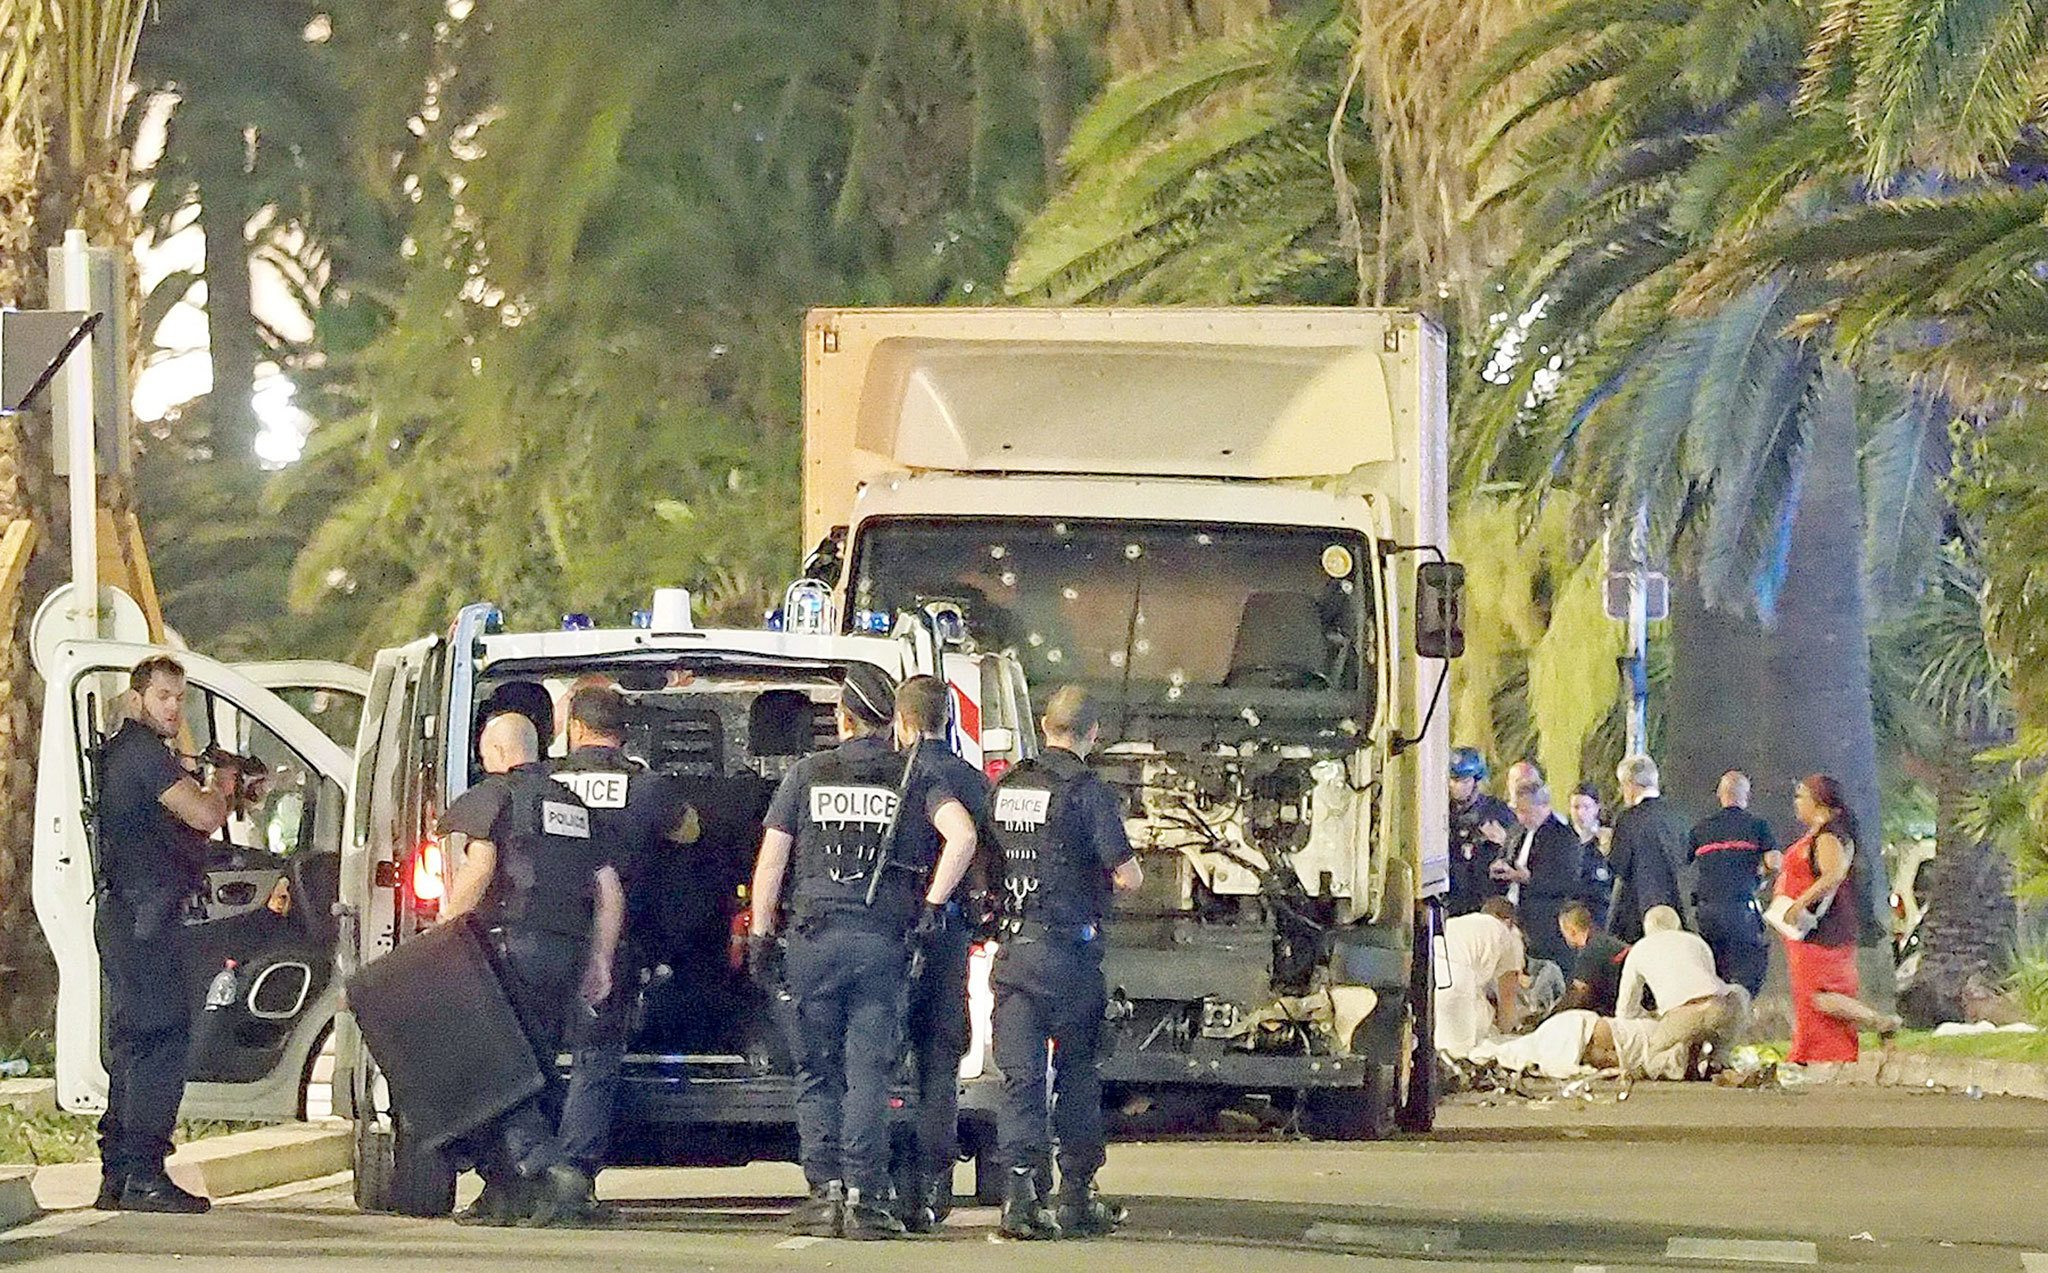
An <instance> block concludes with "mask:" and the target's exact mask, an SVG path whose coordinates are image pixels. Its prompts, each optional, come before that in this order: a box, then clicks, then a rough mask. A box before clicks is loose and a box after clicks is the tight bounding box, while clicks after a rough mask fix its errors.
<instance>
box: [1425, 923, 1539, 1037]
mask: <svg viewBox="0 0 2048 1273" xmlns="http://www.w3.org/2000/svg"><path fill="white" fill-rule="evenodd" d="M1444 953H1445V960H1446V962H1447V963H1448V964H1449V968H1448V972H1449V974H1450V978H1449V980H1450V985H1449V986H1447V987H1445V988H1444V989H1441V990H1438V991H1437V992H1436V1046H1437V1049H1438V1050H1439V1051H1442V1052H1448V1053H1450V1054H1451V1055H1452V1056H1464V1055H1465V1054H1467V1053H1468V1052H1470V1051H1471V1050H1472V1049H1473V1048H1475V1047H1477V1046H1478V1045H1479V1044H1480V1043H1482V1042H1484V1041H1485V1040H1487V1039H1490V1038H1492V1037H1494V1035H1496V1034H1497V1033H1504V1032H1506V1031H1508V1030H1510V1029H1513V1028H1514V1025H1515V1023H1516V1022H1517V1021H1518V1020H1520V1017H1521V1014H1520V1011H1519V1009H1518V1006H1517V1003H1516V998H1517V996H1518V995H1519V994H1520V993H1521V989H1522V963H1523V958H1524V956H1523V949H1522V933H1521V928H1520V925H1519V922H1518V921H1517V920H1516V918H1515V908H1514V907H1513V906H1511V905H1509V904H1508V900H1507V899H1506V898H1504V897H1489V898H1487V899H1486V902H1485V903H1484V904H1483V905H1482V906H1481V907H1480V909H1479V910H1476V911H1474V912H1472V913H1471V914H1470V915H1454V916H1452V917H1451V918H1450V919H1448V920H1446V921H1444ZM1489 994H1490V995H1491V997H1492V999H1493V1002H1491V1003H1489V1002H1488V997H1489Z"/></svg>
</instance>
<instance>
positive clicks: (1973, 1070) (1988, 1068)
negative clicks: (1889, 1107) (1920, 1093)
mask: <svg viewBox="0 0 2048 1273" xmlns="http://www.w3.org/2000/svg"><path fill="white" fill-rule="evenodd" d="M1842 1077H1843V1078H1844V1079H1845V1080H1847V1081H1848V1082H1851V1083H1864V1084H1869V1085H1871V1086H1874V1087H1922V1088H1934V1089H1936V1090H1940V1091H1951V1092H1968V1091H1970V1090H1972V1089H1975V1091H1976V1093H1977V1094H1978V1095H1980V1096H2017V1097H2021V1098H2024V1099H2027V1100H2036V1101H2048V1065H2037V1064H2034V1063H2032V1062H2029V1061H1994V1060H1987V1059H1984V1058H1980V1057H1970V1056H1940V1055H1936V1054H1934V1053H1929V1052H1896V1053H1893V1055H1892V1057H1891V1059H1890V1061H1889V1062H1887V1061H1886V1060H1885V1059H1884V1058H1883V1056H1882V1055H1881V1054H1880V1055H1878V1056H1871V1055H1867V1054H1866V1055H1865V1056H1864V1057H1863V1059H1862V1060H1859V1061H1857V1062H1856V1064H1855V1065H1853V1066H1850V1067H1848V1068H1846V1069H1844V1070H1843V1071H1842Z"/></svg>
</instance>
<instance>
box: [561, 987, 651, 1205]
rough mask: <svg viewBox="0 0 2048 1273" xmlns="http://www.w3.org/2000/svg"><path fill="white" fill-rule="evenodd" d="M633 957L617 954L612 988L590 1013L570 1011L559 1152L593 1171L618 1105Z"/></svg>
mask: <svg viewBox="0 0 2048 1273" xmlns="http://www.w3.org/2000/svg"><path fill="white" fill-rule="evenodd" d="M639 989H640V969H639V967H638V961H637V960H629V959H624V958H622V959H620V960H619V963H618V966H617V967H616V968H614V969H613V970H612V992H611V993H610V994H609V995H607V996H605V999H604V1002H602V1003H600V1004H598V1005H597V1010H596V1011H595V1012H594V1013H593V1012H589V1011H583V1012H577V1013H575V1014H574V1016H575V1019H576V1024H575V1028H574V1029H573V1030H572V1031H571V1032H570V1041H569V1045H570V1049H571V1051H570V1062H569V1090H568V1093H567V1095H565V1096H564V1097H563V1098H562V1131H561V1135H562V1152H563V1154H565V1155H566V1156H567V1158H568V1160H569V1161H570V1162H571V1163H573V1164H574V1165H575V1166H576V1167H577V1169H578V1170H580V1171H582V1172H583V1173H584V1174H586V1175H591V1176H595V1175H596V1174H597V1173H598V1172H600V1171H602V1170H604V1163H605V1155H606V1154H607V1153H608V1152H610V1150H611V1137H612V1112H613V1109H614V1108H615V1107H616V1106H617V1104H618V1094H619V1068H620V1066H621V1065H623V1064H624V1062H625V1059H626V1041H627V1040H626V1036H627V1034H628V1033H629V1032H630V1031H631V1030H632V1028H633V1005H634V1003H635V1001H636V1000H637V999H638V998H639Z"/></svg>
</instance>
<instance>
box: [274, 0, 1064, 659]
mask: <svg viewBox="0 0 2048 1273" xmlns="http://www.w3.org/2000/svg"><path fill="white" fill-rule="evenodd" d="M418 34H419V35H420V37H421V38H422V39H424V40H426V41H427V42H428V43H429V44H430V45H431V50H430V52H429V53H427V54H426V55H424V57H423V58H422V57H421V56H420V55H418V54H415V55H414V60H413V61H411V62H410V63H409V64H408V68H407V72H406V73H407V75H409V76H412V77H415V78H411V79H410V81H409V82H405V81H401V82H400V83H398V84H395V85H393V84H387V85H385V86H384V87H385V90H386V91H399V92H401V93H402V94H403V95H404V100H406V101H407V102H409V103H410V104H411V106H410V110H411V114H410V115H409V116H401V118H409V119H410V120H411V123H412V127H411V128H410V130H408V131H406V132H405V133H403V134H398V133H388V132H387V133H386V134H384V136H386V137H387V138H388V139H389V140H388V141H387V142H386V145H387V147H388V148H387V149H386V150H385V151H384V156H385V157H384V158H383V159H382V160H381V161H380V162H381V163H382V164H383V166H384V167H385V169H386V170H387V171H388V172H389V173H391V174H392V175H391V177H390V180H391V181H392V183H393V186H394V196H395V197H396V198H397V199H399V200H402V203H401V206H402V207H403V208H404V215H405V228H406V236H407V251H406V255H405V258H404V263H403V267H402V270H401V273H400V282H399V283H398V285H397V286H395V287H394V288H393V289H392V290H391V292H390V293H389V296H388V298H387V299H388V304H389V314H390V316H389V320H388V322H387V323H385V324H384V325H383V326H382V327H381V329H380V330H379V331H378V332H377V334H375V335H374V337H373V338H372V339H370V340H369V341H367V342H366V343H364V344H362V345H361V347H360V348H358V349H356V350H354V351H352V352H351V353H350V354H349V356H348V358H347V360H346V365H345V372H346V374H345V376H343V377H339V378H338V379H337V382H336V384H335V385H334V387H333V393H332V396H331V398H330V399H329V400H328V404H327V405H326V406H325V407H324V408H323V414H324V415H326V416H327V422H326V423H324V424H323V425H322V426H321V428H320V429H319V430H318V431H317V432H316V434H315V436H314V439H313V445H312V447H311V448H310V449H309V453H308V457H307V459H306V460H305V461H304V462H303V463H302V464H301V465H300V466H299V467H298V468H297V469H296V470H295V471H293V472H290V473H288V474H286V475H285V476H284V477H283V478H282V479H281V481H280V484H279V485H278V487H277V489H276V490H274V491H273V492H272V497H271V502H270V507H271V508H272V509H273V510H274V511H275V512H277V513H278V514H279V515H281V516H284V517H286V518H293V517H298V516H302V515H304V514H305V513H306V512H307V511H308V510H311V513H312V517H311V520H312V522H313V524H314V526H315V529H314V530H313V531H312V533H311V536H310V539H309V540H308V542H307V543H306V546H305V549H304V551H303V552H302V553H301V554H300V555H299V557H298V559H297V562H296V564H295V567H294V570H293V572H292V579H291V589H290V597H291V601H292V605H293V607H294V609H295V610H296V611H298V612H299V613H302V614H307V615H311V614H315V613H321V614H340V615H345V616H347V618H346V630H347V631H348V632H349V633H350V634H351V646H352V648H354V649H355V650H356V651H357V652H358V653H360V652H362V651H364V650H367V649H371V648H375V647H376V646H377V645H379V644H382V643H385V642H387V641H390V640H393V639H400V638H403V637H406V636H410V635H412V634H414V633H416V632H419V631H424V630H431V629H433V628H435V627H438V626H440V624H441V623H442V622H444V621H445V618H446V616H447V614H448V613H449V612H450V611H451V610H452V609H453V608H454V607H455V606H457V605H459V604H461V603H463V602H465V601H469V600H475V599H480V598H488V599H491V600H493V601H495V602H497V603H498V604H499V605H500V606H502V607H503V608H504V609H505V611H506V613H507V616H508V619H509V620H510V621H511V622H513V623H515V624H552V623H553V622H554V621H555V620H556V619H557V618H558V617H559V615H560V614H561V613H563V612H564V611H568V610H585V611H589V612H592V613H602V614H606V615H608V616H611V617H613V618H616V619H622V618H623V617H624V615H625V613H626V612H627V611H628V610H630V609H633V608H635V607H636V606H644V605H645V598H646V597H647V595H648V594H649V592H650V591H651V590H652V589H653V588H654V587H656V586H658V585H663V584H674V583H682V584H688V585H691V586H693V587H695V588H696V589H697V591H698V595H699V597H700V598H702V600H703V601H704V602H705V603H706V604H705V606H704V609H705V610H706V611H707V612H708V613H709V614H710V615H711V616H712V617H715V618H722V619H726V620H734V621H756V620H758V618H759V616H760V612H761V610H762V608H763V607H764V606H765V605H766V604H768V602H769V601H770V599H771V598H772V597H773V596H774V595H776V593H777V592H778V591H779V588H780V584H781V581H782V580H783V578H784V576H785V575H786V574H787V573H788V571H789V570H790V568H791V567H792V566H793V564H794V563H795V561H796V560H797V549H798V545H797V543H796V534H797V526H798V515H797V510H798V494H797V487H798V482H797V468H796V457H797V452H798V436H799V435H798V430H797V412H798V402H797V397H798V394H797V383H796V373H797V370H798V358H797V352H798V351H797V348H796V334H797V330H798V326H799V322H800V319H801V315H802V313H803V311H804V310H805V309H806V308H807V307H810V306H813V305H823V304H881V303H892V302H894V303H934V302H945V301H970V302H971V301H977V300H981V299H984V298H986V297H989V296H990V294H991V293H992V292H993V290H994V285H995V283H996V282H997V280H998V278H999V276H1000V273H1001V270H1002V266H1003V263H1004V262H1005V261H1007V259H1008V256H1009V247H1010V243H1011V241H1012V239H1013V237H1014V234H1015V226H1016V224H1017V221H1018V219H1019V217H1020V215H1021V214H1022V212H1023V211H1024V210H1025V209H1026V208H1028V206H1029V205H1030V204H1031V203H1032V202H1033V201H1035V198H1036V191H1037V190H1038V187H1039V182H1040V181H1041V179H1042V173H1043V169H1044V162H1043V160H1044V156H1043V154H1042V151H1041V149H1040V147H1039V143H1038V138H1037V133H1036V131H1035V130H1034V131H1025V130H1022V129H1019V128H1017V127H1015V126H1014V125H1013V124H1012V123H1009V122H1005V121H1004V120H1002V119H998V118H996V117H995V114H996V112H997V111H998V110H999V109H1001V110H1011V109H1014V108H1015V107H1017V106H1019V105H1022V106H1025V107H1030V106H1031V105H1032V104H1033V103H1034V101H1035V99H1036V94H1037V92H1038V91H1039V86H1038V85H1037V84H1036V83H1035V81H1033V80H1032V79H1031V78H1030V76H1029V75H1028V74H1025V73H1024V72H1023V71H1022V69H1021V68H1022V67H1023V66H1024V65H1027V63H1026V62H1025V61H1024V60H1023V59H1020V58H1018V57H1017V56H1016V54H1017V52H1018V51H1019V50H1020V49H1021V48H1022V47H1023V44H1024V37H1023V33H1022V31H1021V29H1020V28H1019V27H1018V26H1017V25H1016V23H1015V22H1014V20H1011V19H1007V18H1004V17H1002V16H1001V15H999V14H997V13H995V12H993V11H991V10H989V9H986V8H983V7H980V6H960V7H952V6H937V7H932V8H929V9H927V8H926V7H922V6H908V5H900V4H896V3H891V2H886V0H885V2H880V3H875V4H853V5H842V6H825V7H822V8H821V7H818V6H812V5H802V4H797V3H790V2H770V3H754V4H745V5H740V4H724V5H709V6H698V7H696V8H693V9H692V10H691V11H689V12H688V13H687V14H685V13H683V12H681V11H679V10H676V9H675V8H674V7H673V6H668V5H657V4H651V3H649V4H628V5H616V6H608V7H606V8H605V9H604V10H603V11H602V12H601V13H599V12H587V11H584V10H580V9H564V8H562V7H561V6H558V5H543V4H539V3H535V2H530V0H529V2H526V3H508V4H500V5H496V6H493V11H492V13H491V15H490V20H489V21H488V22H481V21H479V20H478V17H477V15H472V16H470V17H469V18H466V19H458V18H451V17H447V16H445V15H443V16H441V17H438V18H436V19H435V20H434V22H433V23H432V24H431V28H430V29H429V30H426V31H423V32H419V33H418ZM387 38H388V32H387V31H386V30H385V29H384V28H381V27H379V26H376V25H366V26H361V27H359V28H357V31H356V33H355V34H353V35H351V34H350V33H348V32H345V31H343V30H342V29H341V28H339V27H337V34H336V39H337V41H341V42H354V46H355V47H356V48H357V49H358V53H357V57H358V58H359V57H360V56H361V45H362V42H363V41H365V40H369V41H371V42H372V45H373V47H382V46H383V44H384V42H385V41H386V39H387ZM1025 114H1026V117H1027V118H1032V117H1035V116H1037V115H1038V112H1036V111H1035V110H1029V109H1027V110H1026V112H1025ZM415 134H416V135H415ZM337 492H338V493H339V495H337Z"/></svg>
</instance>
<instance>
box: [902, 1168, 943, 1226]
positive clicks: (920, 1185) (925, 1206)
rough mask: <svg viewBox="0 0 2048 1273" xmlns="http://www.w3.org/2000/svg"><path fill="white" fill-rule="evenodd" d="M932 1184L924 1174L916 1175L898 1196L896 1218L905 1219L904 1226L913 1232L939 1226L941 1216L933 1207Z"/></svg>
mask: <svg viewBox="0 0 2048 1273" xmlns="http://www.w3.org/2000/svg"><path fill="white" fill-rule="evenodd" d="M930 1198H931V1184H930V1182H929V1181H927V1180H925V1178H924V1177H922V1176H915V1177H912V1178H911V1179H910V1181H909V1182H908V1187H907V1188H905V1189H904V1190H903V1192H902V1193H901V1194H899V1195H898V1196H897V1199H898V1202H899V1204H900V1205H899V1206H898V1207H897V1209H896V1218H897V1219H899V1220H901V1221H903V1227H904V1228H905V1229H907V1230H908V1231H910V1232H911V1233H930V1232H931V1231H932V1230H934V1229H936V1228H938V1227H939V1217H938V1216H937V1215H935V1214H934V1213H933V1211H932V1208H931V1202H930Z"/></svg>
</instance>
